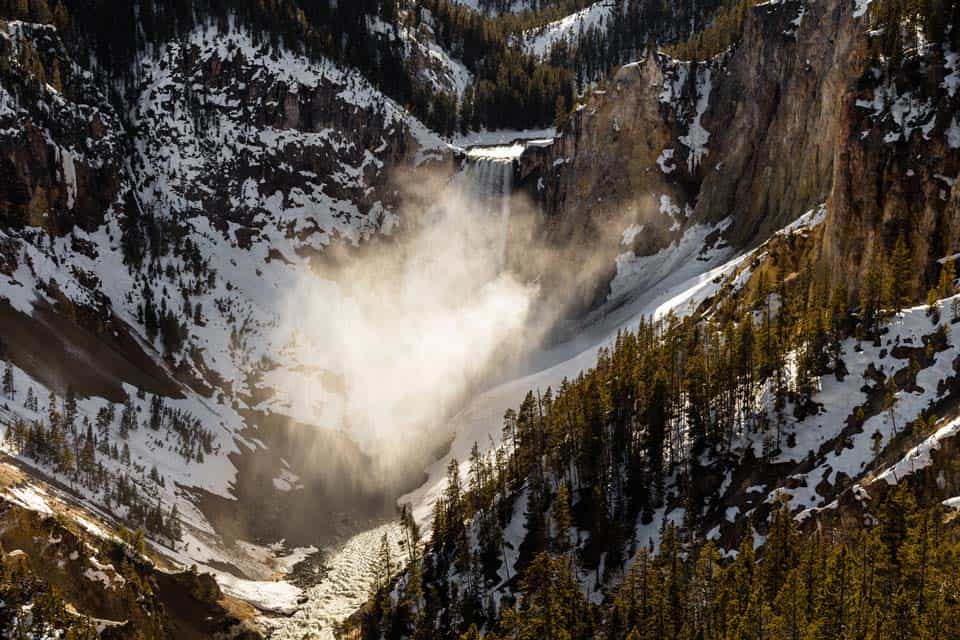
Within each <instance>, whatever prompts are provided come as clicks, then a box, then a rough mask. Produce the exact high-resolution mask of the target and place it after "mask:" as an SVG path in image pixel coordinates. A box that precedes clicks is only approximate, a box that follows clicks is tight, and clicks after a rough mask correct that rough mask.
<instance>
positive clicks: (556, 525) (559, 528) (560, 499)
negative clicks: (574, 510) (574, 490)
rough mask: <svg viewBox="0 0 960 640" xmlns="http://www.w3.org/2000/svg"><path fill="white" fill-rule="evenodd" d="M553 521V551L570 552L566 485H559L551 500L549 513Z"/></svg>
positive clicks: (570, 524) (568, 493)
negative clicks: (551, 506)
mask: <svg viewBox="0 0 960 640" xmlns="http://www.w3.org/2000/svg"><path fill="white" fill-rule="evenodd" d="M551 517H552V519H553V529H554V534H553V540H554V543H553V544H554V550H555V551H556V552H557V553H559V554H561V555H562V554H565V553H567V552H568V551H570V547H571V545H570V529H571V528H572V527H573V516H572V515H571V513H570V491H569V490H568V489H567V483H566V482H563V483H561V484H560V488H559V489H558V490H557V495H556V496H555V497H554V498H553V508H552V511H551Z"/></svg>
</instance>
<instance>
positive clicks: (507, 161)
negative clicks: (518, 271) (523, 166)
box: [463, 144, 523, 269]
mask: <svg viewBox="0 0 960 640" xmlns="http://www.w3.org/2000/svg"><path fill="white" fill-rule="evenodd" d="M522 152H523V145H522V144H514V145H510V146H505V147H482V148H477V149H472V150H471V151H470V152H469V153H468V154H467V166H466V168H465V169H464V171H463V175H464V179H465V180H466V181H467V189H468V191H469V192H470V194H471V195H472V196H473V197H475V198H476V199H477V200H478V201H479V202H481V203H484V204H485V205H486V206H487V207H488V209H489V211H490V214H491V215H496V216H499V218H500V222H499V224H500V234H499V246H498V248H497V251H498V255H499V256H500V265H499V266H500V269H503V268H504V267H505V266H506V261H507V239H508V238H509V237H510V196H511V195H512V193H513V171H514V165H513V162H514V160H515V159H516V158H517V157H519V155H520V154H521V153H522Z"/></svg>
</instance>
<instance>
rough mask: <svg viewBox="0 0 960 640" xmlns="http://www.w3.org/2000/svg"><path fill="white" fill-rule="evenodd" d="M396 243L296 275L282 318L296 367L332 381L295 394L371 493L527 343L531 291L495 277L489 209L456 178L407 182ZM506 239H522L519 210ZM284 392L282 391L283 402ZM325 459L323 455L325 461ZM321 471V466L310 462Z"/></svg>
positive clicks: (439, 435)
mask: <svg viewBox="0 0 960 640" xmlns="http://www.w3.org/2000/svg"><path fill="white" fill-rule="evenodd" d="M405 191H406V194H405V195H406V197H405V198H404V201H405V202H409V203H428V204H427V206H423V207H421V206H417V204H411V205H410V207H409V209H408V210H405V211H404V212H403V213H402V215H401V218H402V219H403V220H404V226H403V228H402V229H401V230H400V231H399V236H398V238H397V240H396V242H392V243H381V245H380V246H377V247H375V248H374V250H372V251H368V252H366V253H365V254H364V255H363V256H362V258H359V259H353V260H349V261H347V262H346V264H344V265H341V266H338V267H331V268H329V269H325V273H323V274H321V275H320V277H317V276H316V275H305V276H304V277H303V278H301V280H300V282H299V283H298V285H297V286H296V287H295V288H294V289H293V290H291V291H290V292H289V294H288V296H287V298H286V301H285V304H284V306H283V309H282V312H281V317H282V318H283V323H282V326H280V327H279V328H278V330H279V331H282V332H283V333H284V334H285V335H289V334H291V333H294V334H296V335H299V336H301V337H302V339H301V340H298V342H297V347H296V348H297V353H296V358H297V360H298V361H299V362H301V363H308V364H309V365H310V366H312V367H317V368H319V369H322V370H324V371H328V372H330V373H332V374H335V375H336V376H338V377H339V379H340V380H341V381H342V384H341V385H339V386H341V387H342V389H340V390H339V391H338V394H337V395H339V399H335V398H334V397H333V395H332V394H331V392H330V389H329V388H325V387H328V386H329V385H325V384H324V382H323V379H322V378H309V379H308V381H307V382H304V383H301V384H300V385H299V387H298V388H297V389H296V391H295V393H297V394H306V395H307V396H308V397H306V398H300V399H299V400H300V401H301V402H302V401H306V402H307V403H311V404H313V405H314V406H316V407H317V408H318V409H319V414H321V415H322V416H323V420H322V422H323V423H324V424H322V426H323V427H326V428H340V429H343V430H345V431H346V432H347V433H348V434H349V435H350V437H351V438H352V439H353V440H354V441H355V442H356V443H357V444H359V445H360V447H361V448H362V449H363V450H364V451H365V452H367V453H368V454H369V455H370V456H371V458H372V459H373V460H374V461H375V463H376V465H377V469H375V470H372V471H371V470H367V471H368V472H372V473H374V474H376V475H379V476H380V477H379V478H371V479H372V480H378V481H383V479H384V478H389V477H390V476H391V475H393V474H397V473H399V472H401V471H404V470H405V469H409V468H410V467H411V466H419V468H421V469H422V468H423V465H424V464H425V463H427V462H428V461H429V459H428V458H429V456H430V455H431V454H432V453H433V451H434V450H435V448H436V446H437V445H439V444H440V443H441V441H443V440H444V439H445V438H446V436H447V435H448V434H447V433H446V432H445V430H444V424H443V423H444V417H445V416H446V415H447V413H448V412H449V411H451V410H452V409H454V408H455V407H456V406H458V404H459V402H460V400H461V398H462V396H463V394H465V393H466V392H468V390H471V388H472V387H473V386H475V385H476V384H478V383H479V382H480V381H481V380H482V379H483V378H484V377H485V376H487V375H488V374H489V373H490V371H491V370H492V369H495V368H496V366H497V365H498V364H499V363H501V362H502V361H504V360H508V359H509V358H510V356H511V355H515V354H517V353H519V352H520V351H521V350H522V345H523V344H524V343H526V342H528V341H529V335H527V331H528V329H529V327H528V320H529V318H530V316H531V311H532V308H533V304H534V300H535V299H536V297H537V291H538V287H537V285H536V284H535V283H532V282H524V281H522V280H521V279H520V278H518V277H517V276H515V275H513V274H512V273H510V272H508V271H505V270H504V269H503V266H502V251H503V239H504V238H503V234H504V232H505V227H504V226H503V224H502V220H501V217H500V216H501V209H500V207H495V208H493V210H491V207H490V206H489V203H483V202H481V201H479V200H478V199H477V198H476V197H475V194H474V193H473V190H472V189H471V188H470V185H469V184H467V181H466V180H464V179H463V177H462V176H460V177H458V178H455V179H454V180H444V179H443V178H440V177H437V176H432V175H431V176H425V175H422V174H419V175H418V180H417V182H416V183H415V186H413V187H409V186H408V187H407V188H406V189H405ZM515 208H516V211H511V218H514V219H512V220H511V224H510V225H509V228H510V229H511V230H513V231H514V232H516V233H520V232H521V231H522V230H524V229H529V224H527V223H526V222H524V220H523V218H524V217H526V216H529V215H530V214H529V211H528V209H527V208H526V207H522V206H520V205H519V204H518V205H517V206H516V207H515ZM291 391H292V390H291ZM330 453H331V455H335V452H330ZM317 463H318V464H323V461H322V460H318V461H317Z"/></svg>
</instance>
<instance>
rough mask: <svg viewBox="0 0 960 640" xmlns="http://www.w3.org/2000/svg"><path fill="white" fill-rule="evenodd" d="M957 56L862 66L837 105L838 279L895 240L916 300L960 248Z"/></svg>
mask: <svg viewBox="0 0 960 640" xmlns="http://www.w3.org/2000/svg"><path fill="white" fill-rule="evenodd" d="M955 61H956V54H955V53H952V52H950V51H949V50H943V49H941V48H940V47H929V48H928V49H926V50H925V51H923V53H918V52H917V50H913V53H912V54H911V55H909V56H908V58H907V59H906V60H905V61H904V63H903V65H902V66H901V68H900V69H899V70H896V71H894V72H890V71H885V70H883V67H882V65H880V64H879V63H874V64H873V65H870V66H869V68H866V67H865V68H864V69H863V74H862V76H860V77H859V78H858V80H859V81H858V82H857V83H856V85H853V86H851V87H850V88H849V91H848V92H847V93H846V94H845V95H844V99H843V101H842V103H841V104H840V106H839V108H838V111H839V113H840V115H841V125H842V129H841V132H840V134H839V135H838V136H837V150H836V160H835V162H834V171H833V174H832V179H833V189H832V192H831V206H830V211H831V215H830V216H828V218H827V224H826V228H825V234H824V246H823V259H824V262H825V265H826V267H827V268H828V269H829V271H830V272H831V273H833V274H835V276H836V278H837V279H838V280H840V279H842V280H844V281H845V282H847V283H848V284H849V283H851V282H854V283H855V282H859V281H862V280H863V278H864V276H865V274H866V271H867V269H868V267H869V265H870V263H871V261H874V262H875V263H876V264H880V263H881V262H882V261H883V255H884V254H887V255H889V252H890V250H891V248H892V247H893V246H894V245H895V243H896V241H897V239H898V238H901V237H902V238H903V241H904V243H905V244H906V246H907V248H908V250H909V251H910V258H911V265H912V269H911V271H912V273H914V274H915V276H916V277H915V279H914V280H913V281H911V282H909V283H907V284H908V286H909V288H910V291H909V295H910V297H911V299H915V300H919V299H922V298H923V296H924V295H925V294H926V291H927V289H928V288H930V287H933V286H935V284H936V282H937V279H938V277H939V272H940V265H941V262H940V260H941V259H942V258H944V257H949V256H954V255H955V254H956V253H957V252H960V208H958V206H960V192H958V189H957V188H956V177H957V175H958V173H960V127H958V125H957V117H956V113H957V109H958V107H960V96H957V88H958V86H960V72H958V71H957V70H956V68H955V65H956V62H955Z"/></svg>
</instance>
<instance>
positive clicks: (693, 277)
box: [400, 222, 744, 526]
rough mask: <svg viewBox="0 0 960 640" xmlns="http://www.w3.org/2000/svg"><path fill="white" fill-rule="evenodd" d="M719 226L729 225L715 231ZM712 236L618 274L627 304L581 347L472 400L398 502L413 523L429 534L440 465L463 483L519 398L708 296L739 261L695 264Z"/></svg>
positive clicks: (711, 256) (722, 256)
mask: <svg viewBox="0 0 960 640" xmlns="http://www.w3.org/2000/svg"><path fill="white" fill-rule="evenodd" d="M726 224H729V222H727V223H724V224H722V225H720V227H719V228H724V227H725V226H726ZM716 228H717V227H709V226H694V227H693V228H691V229H690V230H688V231H687V233H685V234H684V237H683V238H682V239H681V240H680V242H679V244H677V243H675V244H674V245H673V246H671V247H669V248H667V249H664V250H663V251H662V252H660V253H658V254H657V255H656V256H652V257H648V258H647V259H646V268H639V267H638V268H637V269H636V272H635V273H631V274H630V276H625V275H624V276H623V277H621V274H618V277H621V280H620V287H621V288H620V289H619V294H620V295H622V296H623V297H625V299H626V300H627V303H626V304H624V305H622V306H620V307H618V308H617V310H616V311H615V312H611V313H609V314H607V315H606V316H605V317H604V319H603V320H598V321H597V322H596V324H595V325H594V326H593V327H592V329H591V330H588V331H585V332H584V334H583V336H582V337H581V340H575V341H573V342H570V343H568V344H565V345H560V346H559V347H556V348H555V349H553V350H552V351H551V352H549V353H547V354H544V360H545V361H546V362H549V361H553V362H554V364H551V365H548V366H545V367H544V368H542V369H538V370H535V371H533V372H531V373H529V374H527V375H524V376H520V377H517V378H515V379H512V380H510V381H507V382H504V383H502V384H499V385H497V386H495V387H493V388H490V389H488V390H486V391H484V392H483V393H479V394H477V395H475V396H474V397H473V398H472V399H471V400H470V401H469V403H468V404H467V405H466V406H465V407H464V408H463V409H462V410H461V411H460V412H459V413H458V414H456V415H455V416H454V417H453V418H452V419H451V420H450V422H449V425H448V430H449V432H450V433H451V435H452V437H453V441H452V444H451V446H450V450H449V452H448V453H447V455H445V456H443V457H442V458H441V459H439V460H437V461H435V462H434V463H433V464H431V465H430V466H429V467H428V468H427V475H428V479H427V481H426V482H425V483H424V484H423V485H421V486H420V487H418V488H417V489H415V490H414V491H412V492H410V493H408V494H406V495H405V496H403V497H401V498H400V502H401V503H410V504H411V505H412V506H413V513H414V516H415V517H416V519H417V520H418V522H421V523H423V524H424V525H426V526H429V522H430V514H431V509H432V505H433V503H434V501H435V500H436V498H437V497H438V496H440V495H441V494H442V492H443V489H444V487H445V486H446V467H447V464H448V462H449V461H450V460H451V459H452V458H457V460H458V461H459V462H460V469H461V473H462V474H463V476H464V477H466V474H467V465H468V457H469V452H470V449H471V447H472V446H473V444H474V443H475V442H476V443H479V444H480V446H481V447H485V446H487V445H488V443H489V442H490V441H492V442H493V443H494V445H497V444H498V443H499V442H500V439H501V421H502V419H503V413H504V411H505V410H506V409H508V408H511V407H516V406H518V405H519V404H520V401H521V400H522V399H523V397H524V396H525V395H526V393H527V391H529V390H531V389H538V388H539V389H544V388H546V387H547V386H553V387H554V388H556V387H557V386H558V385H559V383H560V381H561V380H562V379H563V378H564V377H574V376H576V375H577V374H578V373H579V372H580V371H582V370H584V369H587V368H589V367H591V366H593V365H594V364H595V363H596V356H597V349H598V348H599V347H600V346H602V345H607V346H610V345H612V343H613V341H614V340H615V338H616V334H617V331H618V330H620V329H624V328H631V327H633V326H635V325H636V324H637V323H638V322H639V320H640V318H641V317H651V316H655V317H660V316H662V315H665V314H666V313H667V312H668V311H670V310H674V311H676V312H677V313H679V314H681V315H683V314H684V313H687V312H689V310H690V309H692V308H693V306H694V305H695V304H696V302H697V301H698V300H701V299H702V298H704V297H706V296H708V295H710V293H711V292H712V291H714V290H715V287H716V286H717V285H716V284H715V281H718V280H719V278H720V276H721V275H723V274H724V273H728V272H731V271H732V270H733V269H735V267H736V265H738V264H740V262H741V261H742V260H743V259H744V256H738V257H735V258H733V259H730V257H729V255H730V252H729V250H727V249H715V250H713V251H705V252H703V255H702V256H701V257H702V258H703V259H698V258H697V256H698V254H700V253H701V250H702V249H703V241H704V239H705V238H706V236H707V235H709V233H710V232H712V231H714V230H715V229H716ZM631 255H632V254H631ZM638 260H643V259H638ZM628 278H629V279H628ZM672 515H673V514H671V517H672Z"/></svg>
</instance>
